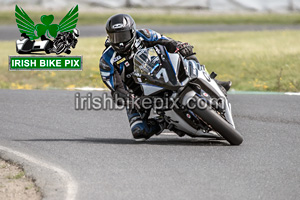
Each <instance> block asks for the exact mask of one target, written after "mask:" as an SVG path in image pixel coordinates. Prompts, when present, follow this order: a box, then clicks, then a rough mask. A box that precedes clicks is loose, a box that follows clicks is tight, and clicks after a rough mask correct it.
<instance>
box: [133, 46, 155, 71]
mask: <svg viewBox="0 0 300 200" xmlns="http://www.w3.org/2000/svg"><path fill="white" fill-rule="evenodd" d="M133 62H134V71H135V72H137V73H140V74H147V75H150V74H152V73H153V72H155V71H156V69H158V68H159V66H160V60H159V57H158V55H157V54H156V52H155V50H154V49H153V48H148V49H146V48H145V49H140V50H139V51H137V52H136V54H135V55H134V58H133Z"/></svg>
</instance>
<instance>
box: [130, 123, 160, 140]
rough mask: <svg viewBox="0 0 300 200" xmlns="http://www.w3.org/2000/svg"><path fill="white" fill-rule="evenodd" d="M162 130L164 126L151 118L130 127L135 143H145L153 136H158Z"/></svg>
mask: <svg viewBox="0 0 300 200" xmlns="http://www.w3.org/2000/svg"><path fill="white" fill-rule="evenodd" d="M163 130H164V124H163V123H160V122H158V121H157V120H156V119H153V118H152V119H148V120H143V121H139V122H138V121H137V123H133V124H132V125H131V132H132V135H133V137H134V139H135V140H136V141H145V140H147V139H149V138H150V137H152V136H153V135H159V134H160V133H161V132H162V131H163Z"/></svg>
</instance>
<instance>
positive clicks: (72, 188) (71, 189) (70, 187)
mask: <svg viewBox="0 0 300 200" xmlns="http://www.w3.org/2000/svg"><path fill="white" fill-rule="evenodd" d="M0 150H2V151H6V152H8V153H11V154H14V155H16V156H18V157H21V158H23V159H25V160H27V161H28V162H31V163H33V164H35V165H38V166H40V167H44V168H47V169H49V170H52V171H55V172H56V173H57V174H59V176H60V177H62V178H63V180H65V182H66V188H67V194H66V200H74V199H75V197H76V194H77V190H78V185H77V182H76V181H75V180H74V179H73V177H72V176H71V175H70V174H69V173H68V172H66V171H65V170H63V169H61V168H59V167H57V166H54V165H52V164H49V163H46V162H44V161H41V160H38V159H36V158H34V157H31V156H29V155H26V154H24V153H21V152H18V151H15V150H12V149H10V148H7V147H3V146H0Z"/></svg>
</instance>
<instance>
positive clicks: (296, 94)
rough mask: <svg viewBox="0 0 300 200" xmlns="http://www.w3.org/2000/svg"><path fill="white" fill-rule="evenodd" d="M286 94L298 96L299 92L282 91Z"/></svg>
mask: <svg viewBox="0 0 300 200" xmlns="http://www.w3.org/2000/svg"><path fill="white" fill-rule="evenodd" d="M284 94H286V95H295V96H300V92H286V93H284Z"/></svg>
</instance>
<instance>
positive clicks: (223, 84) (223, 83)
mask: <svg viewBox="0 0 300 200" xmlns="http://www.w3.org/2000/svg"><path fill="white" fill-rule="evenodd" d="M215 81H216V83H217V84H218V85H221V86H223V87H224V88H225V90H226V91H228V90H229V89H230V87H231V85H232V82H231V81H219V80H217V79H215Z"/></svg>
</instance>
